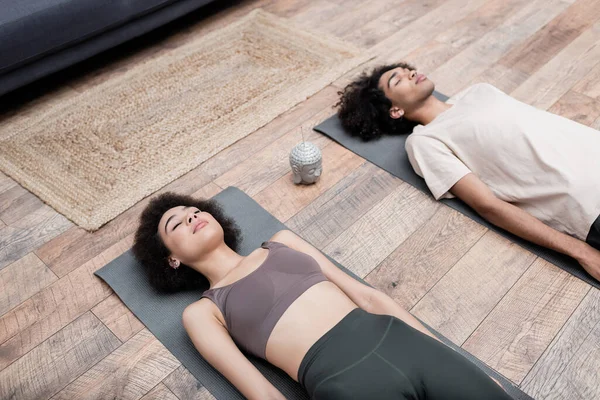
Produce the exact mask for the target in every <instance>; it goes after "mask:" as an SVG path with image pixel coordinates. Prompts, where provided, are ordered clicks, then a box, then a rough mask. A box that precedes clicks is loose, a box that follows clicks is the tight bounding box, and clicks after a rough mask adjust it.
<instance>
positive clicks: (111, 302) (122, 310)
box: [92, 294, 144, 342]
mask: <svg viewBox="0 0 600 400" xmlns="http://www.w3.org/2000/svg"><path fill="white" fill-rule="evenodd" d="M92 312H93V313H94V315H95V316H96V317H98V319H99V320H100V321H102V322H103V323H104V325H106V326H107V327H108V329H110V330H111V331H112V333H114V334H115V336H116V337H118V338H119V340H120V341H121V342H126V341H128V340H129V339H130V338H131V337H132V336H133V335H135V334H137V333H138V332H139V331H141V330H142V329H143V328H144V324H142V322H141V321H140V320H139V319H137V318H136V316H135V315H133V313H132V312H131V311H129V309H128V308H127V307H126V306H125V304H123V302H122V301H121V299H119V297H118V296H117V295H116V294H112V295H110V296H108V297H107V298H106V299H104V300H102V301H101V302H100V303H98V305H96V306H95V307H94V308H92Z"/></svg>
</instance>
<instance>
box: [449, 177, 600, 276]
mask: <svg viewBox="0 0 600 400" xmlns="http://www.w3.org/2000/svg"><path fill="white" fill-rule="evenodd" d="M450 192H451V193H452V194H453V195H455V196H456V197H458V198H459V199H461V200H462V201H464V202H465V203H467V204H468V205H469V206H470V207H471V208H473V209H474V210H475V211H476V212H477V213H478V214H479V215H481V216H482V217H483V218H485V219H486V220H488V221H489V222H491V223H492V224H494V225H496V226H499V227H500V228H502V229H505V230H507V231H509V232H511V233H512V234H514V235H517V236H519V237H522V238H523V239H526V240H529V241H530V242H533V243H535V244H538V245H540V246H544V247H548V248H550V249H552V250H556V251H558V252H560V253H563V254H566V255H568V256H571V257H573V258H575V259H576V260H577V261H579V263H580V264H581V265H582V266H583V268H585V270H586V271H587V272H588V273H589V274H590V275H592V276H593V277H594V278H596V279H597V280H600V251H598V250H596V249H594V248H593V247H592V246H590V245H589V244H587V243H585V242H583V241H581V240H579V239H577V238H574V237H572V236H569V235H567V234H565V233H562V232H559V231H557V230H556V229H553V228H551V227H549V226H548V225H546V224H544V223H543V222H542V221H540V220H538V219H537V218H535V217H534V216H532V215H531V214H529V213H527V212H526V211H524V210H522V209H520V208H519V207H517V206H515V205H513V204H510V203H508V202H506V201H503V200H500V199H499V198H497V197H496V196H495V195H494V193H492V191H491V190H490V188H488V187H487V185H486V184H485V183H483V182H482V181H481V180H480V179H479V178H478V177H477V176H476V175H475V174H473V173H470V174H467V175H465V176H464V177H463V178H462V179H460V180H459V181H458V182H457V183H456V184H455V185H454V186H452V188H450Z"/></svg>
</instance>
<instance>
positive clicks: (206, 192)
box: [192, 182, 223, 199]
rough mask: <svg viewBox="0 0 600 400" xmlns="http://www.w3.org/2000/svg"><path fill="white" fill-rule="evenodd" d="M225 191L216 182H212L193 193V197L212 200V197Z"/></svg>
mask: <svg viewBox="0 0 600 400" xmlns="http://www.w3.org/2000/svg"><path fill="white" fill-rule="evenodd" d="M222 191H223V189H222V188H221V187H220V186H219V185H217V184H216V183H214V182H210V183H209V184H208V185H206V186H203V187H202V188H200V189H198V190H196V191H195V192H194V193H192V196H193V197H196V198H199V199H210V198H211V197H213V196H215V195H217V194H219V193H221V192H222Z"/></svg>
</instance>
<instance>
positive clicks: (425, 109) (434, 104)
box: [406, 95, 452, 125]
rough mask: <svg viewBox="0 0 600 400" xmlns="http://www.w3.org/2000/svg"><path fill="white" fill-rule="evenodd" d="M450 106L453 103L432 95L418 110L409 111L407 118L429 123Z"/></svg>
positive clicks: (423, 123)
mask: <svg viewBox="0 0 600 400" xmlns="http://www.w3.org/2000/svg"><path fill="white" fill-rule="evenodd" d="M450 107H452V104H447V103H444V102H443V101H440V100H438V99H437V98H436V97H435V96H433V95H431V96H429V97H428V98H427V99H426V100H425V101H424V102H423V103H422V104H421V105H420V106H419V107H418V108H417V109H416V110H414V111H412V112H411V113H410V114H408V113H407V114H406V118H407V119H410V120H411V121H416V122H418V123H420V124H422V125H427V124H429V123H430V122H431V121H433V120H434V119H436V117H437V116H438V115H440V114H441V113H443V112H444V111H446V110H447V109H449V108H450Z"/></svg>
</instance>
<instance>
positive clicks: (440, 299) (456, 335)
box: [412, 231, 536, 345]
mask: <svg viewBox="0 0 600 400" xmlns="http://www.w3.org/2000/svg"><path fill="white" fill-rule="evenodd" d="M535 258H536V257H535V256H534V255H533V254H532V253H530V252H528V251H527V250H525V249H523V248H521V247H519V246H518V245H517V244H515V243H512V242H510V241H508V240H507V239H504V238H503V237H501V236H499V235H498V234H497V233H495V232H492V231H488V232H486V234H485V235H483V237H482V238H481V239H480V240H479V242H477V243H476V244H475V245H474V246H473V247H472V248H471V249H470V250H469V251H468V252H467V253H466V254H465V255H464V257H463V258H461V259H460V261H459V262H458V263H457V264H456V265H455V266H454V267H453V268H452V269H451V270H450V271H449V272H448V273H447V274H446V275H444V277H443V278H442V279H441V280H440V281H439V282H438V283H437V284H436V285H435V286H434V287H433V288H432V289H431V290H430V291H429V292H428V293H427V294H426V295H425V296H424V297H423V298H422V299H421V300H420V301H419V302H418V303H417V304H416V305H415V306H414V307H413V309H412V313H413V314H414V315H416V316H417V317H419V318H420V319H421V320H423V321H424V322H426V323H427V324H429V325H430V326H432V327H433V328H434V329H436V330H438V331H439V332H440V333H441V334H443V335H444V336H446V337H447V338H448V339H450V340H452V341H453V342H454V343H455V344H458V345H462V343H463V342H464V341H465V340H466V339H467V338H468V337H469V335H470V334H471V333H472V332H473V331H474V330H475V329H476V328H477V326H478V325H479V324H480V323H481V321H483V320H484V318H485V317H486V315H487V314H488V313H489V312H490V311H491V310H492V309H493V308H494V307H495V306H496V304H498V302H499V301H500V299H502V297H503V296H504V295H505V294H506V292H508V290H509V289H510V288H511V287H512V286H513V285H514V284H515V282H516V281H517V280H518V279H519V278H520V277H521V275H523V273H524V272H525V271H526V270H527V268H529V266H530V265H531V263H532V262H533V261H534V260H535Z"/></svg>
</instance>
